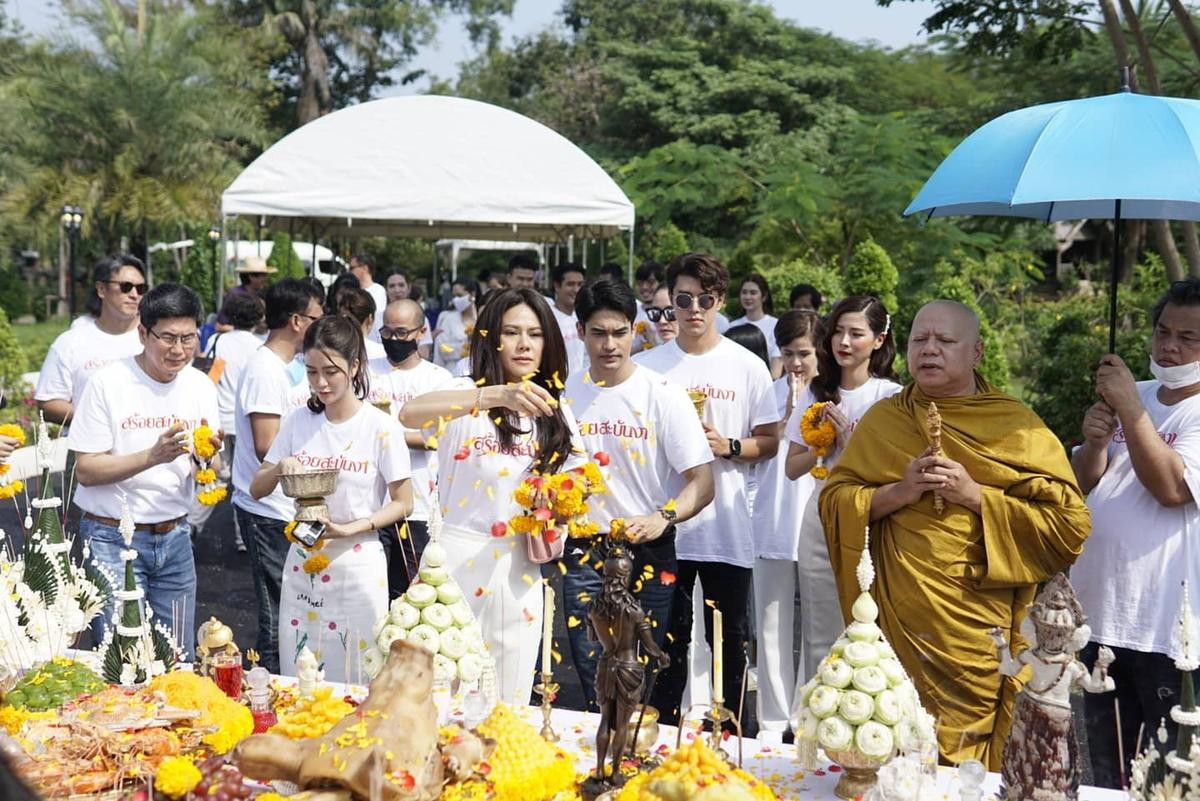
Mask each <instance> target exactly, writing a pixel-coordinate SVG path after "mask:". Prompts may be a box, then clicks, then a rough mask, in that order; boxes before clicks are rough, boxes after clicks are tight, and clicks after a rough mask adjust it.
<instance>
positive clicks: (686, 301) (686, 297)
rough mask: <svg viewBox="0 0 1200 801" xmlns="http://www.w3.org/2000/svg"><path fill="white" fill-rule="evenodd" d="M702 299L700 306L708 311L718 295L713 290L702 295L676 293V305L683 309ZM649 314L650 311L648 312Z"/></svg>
mask: <svg viewBox="0 0 1200 801" xmlns="http://www.w3.org/2000/svg"><path fill="white" fill-rule="evenodd" d="M696 301H700V308H701V309H704V310H705V311H708V310H709V309H711V308H712V307H713V306H715V305H716V304H717V296H716V295H714V294H712V293H711V292H705V293H704V294H702V295H693V294H692V293H691V292H679V293H677V294H676V295H675V305H676V306H678V307H679V308H681V309H690V308H692V304H693V303H695V302H696ZM646 314H647V315H649V312H646Z"/></svg>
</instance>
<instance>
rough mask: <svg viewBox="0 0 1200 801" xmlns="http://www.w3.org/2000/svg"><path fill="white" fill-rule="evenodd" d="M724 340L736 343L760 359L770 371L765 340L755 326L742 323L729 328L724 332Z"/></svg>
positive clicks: (769, 360) (769, 358)
mask: <svg viewBox="0 0 1200 801" xmlns="http://www.w3.org/2000/svg"><path fill="white" fill-rule="evenodd" d="M725 338H726V339H729V340H732V341H734V342H736V343H738V344H739V345H741V346H742V347H743V348H745V349H746V350H748V351H750V352H751V353H753V354H754V355H755V356H757V357H758V358H760V359H762V362H763V364H765V365H766V366H767V369H768V370H770V369H771V357H770V356H769V355H768V352H767V338H766V337H765V336H763V332H762V330H761V329H760V328H759V327H758V326H757V325H755V324H754V323H742V324H741V325H735V326H731V327H730V328H729V330H727V331H726V332H725Z"/></svg>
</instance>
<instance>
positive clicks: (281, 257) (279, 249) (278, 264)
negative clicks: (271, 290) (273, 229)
mask: <svg viewBox="0 0 1200 801" xmlns="http://www.w3.org/2000/svg"><path fill="white" fill-rule="evenodd" d="M267 265H268V266H271V267H274V268H275V269H276V270H278V271H279V272H277V273H274V274H273V275H272V276H271V282H272V283H274V282H275V281H281V280H283V279H284V278H303V277H304V275H305V273H304V262H302V261H300V257H299V256H297V255H296V249H295V248H293V247H292V238H291V237H290V236H288V235H287V234H285V233H283V232H280V233H277V234H275V235H274V236H273V237H271V255H270V256H268V257H267Z"/></svg>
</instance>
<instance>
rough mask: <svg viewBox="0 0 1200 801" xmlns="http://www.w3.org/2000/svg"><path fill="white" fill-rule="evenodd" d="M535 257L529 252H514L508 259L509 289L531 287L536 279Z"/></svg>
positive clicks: (536, 265) (536, 266)
mask: <svg viewBox="0 0 1200 801" xmlns="http://www.w3.org/2000/svg"><path fill="white" fill-rule="evenodd" d="M537 269H538V263H537V259H536V258H534V256H532V255H531V254H529V253H515V254H513V257H512V258H510V259H509V260H508V287H509V289H533V284H534V281H535V280H536V279H537Z"/></svg>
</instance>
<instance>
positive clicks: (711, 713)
mask: <svg viewBox="0 0 1200 801" xmlns="http://www.w3.org/2000/svg"><path fill="white" fill-rule="evenodd" d="M697 707H703V708H707V710H708V711H707V712H705V713H704V718H705V719H706V720H708V721H710V722H712V725H713V730H712V736H711V744H712V750H713V751H714V752H715V753H717V754H718V755H723V754H724V753H725V752H724V750H722V748H721V724H722V723H724V722H725V721H727V720H728V721H732V722H733V728H734V729H735V730H736V731H737V738H738V756H737V767H738V769H741V767H742V761H743V753H742V745H743V739H744V738H743V735H742V721H741V720H740V719H739V718H738V716H737V715H735V714H733V711H732V710H730V709H729V707H727V706H725V705H724V704H722V703H721V702H719V701H718V702H717V703H715V704H692V705H691V706H689V707H688V710H687V713H686V714H684V715H681V716H680V718H679V726H678V728H676V730H675V750H676V751H678V750H679V746H680V744H681V743H682V742H683V724H684V721H686V720H687V719H688V718H689V717H691V714H692V710H693V709H696V708H697ZM726 759H728V756H726Z"/></svg>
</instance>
